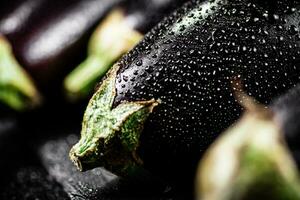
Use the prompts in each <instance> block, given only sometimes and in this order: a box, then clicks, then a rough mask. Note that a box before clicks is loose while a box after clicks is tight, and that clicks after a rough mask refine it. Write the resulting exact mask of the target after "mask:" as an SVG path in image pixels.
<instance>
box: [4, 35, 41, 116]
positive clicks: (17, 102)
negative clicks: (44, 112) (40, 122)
mask: <svg viewBox="0 0 300 200" xmlns="http://www.w3.org/2000/svg"><path fill="white" fill-rule="evenodd" d="M0 101H1V102H3V103H5V104H6V105H8V106H9V107H11V108H12V109H14V110H17V111H23V110H25V109H28V108H32V107H35V106H37V105H39V104H40V102H41V97H40V94H39V92H38V90H37V88H36V87H35V85H34V82H33V81H32V79H31V77H30V76H29V75H28V74H27V72H26V71H25V70H24V69H23V68H22V67H21V66H20V64H19V63H18V61H17V60H16V59H15V58H14V56H13V53H12V48H11V46H10V45H9V42H8V41H7V40H6V39H5V38H4V37H3V36H1V34H0Z"/></svg>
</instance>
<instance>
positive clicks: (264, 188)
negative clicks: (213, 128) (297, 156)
mask: <svg viewBox="0 0 300 200" xmlns="http://www.w3.org/2000/svg"><path fill="white" fill-rule="evenodd" d="M242 96H243V97H244V98H243V99H241V102H242V105H244V107H245V110H246V112H245V113H244V114H243V116H242V117H241V119H240V120H239V121H238V122H236V124H234V125H233V126H232V127H230V128H229V129H228V130H226V131H225V132H224V133H223V134H222V135H221V136H220V137H219V138H218V139H217V140H216V141H215V142H214V143H213V144H212V145H211V147H210V148H209V149H208V150H207V152H206V153H205V155H204V156H203V158H202V160H201V163H200V164H199V167H198V173H197V177H196V180H197V181H196V183H197V184H196V194H197V196H198V198H197V199H202V200H210V199H214V200H233V199H235V200H239V199H273V200H275V199H276V200H280V199H282V200H287V199H291V200H294V199H300V179H299V173H298V170H297V167H296V163H295V161H294V160H293V158H292V155H291V153H290V151H289V149H288V147H287V145H286V143H285V142H284V137H283V136H284V135H283V129H282V128H281V127H280V126H279V124H278V123H277V121H276V120H274V116H275V115H274V112H272V110H271V109H270V108H266V107H265V106H264V105H260V104H258V103H256V102H255V100H254V99H252V98H250V97H249V96H247V95H245V94H244V95H242ZM224 158H226V159H224Z"/></svg>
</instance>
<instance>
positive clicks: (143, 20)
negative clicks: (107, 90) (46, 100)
mask: <svg viewBox="0 0 300 200" xmlns="http://www.w3.org/2000/svg"><path fill="white" fill-rule="evenodd" d="M185 1H187V0H161V1H157V0H129V1H127V2H125V3H123V4H122V5H120V6H119V7H118V8H116V9H114V10H113V11H112V12H111V13H110V14H109V15H108V16H107V17H106V19H105V20H104V21H103V22H101V24H100V25H99V26H98V28H97V29H96V31H95V32H94V34H93V35H92V37H91V39H90V42H89V48H88V57H87V59H86V60H85V61H84V62H83V63H81V64H80V65H79V66H78V67H77V68H76V69H75V70H74V71H73V72H72V73H71V74H69V75H68V76H67V78H66V79H65V82H64V87H65V90H66V91H67V94H68V96H69V97H70V99H73V100H76V99H78V98H86V97H87V96H88V95H89V94H90V93H92V91H93V89H94V86H95V85H96V82H97V81H98V80H99V79H100V78H101V77H102V76H104V74H105V73H106V72H107V70H108V69H109V68H110V67H111V65H112V64H113V63H114V62H115V61H116V60H117V59H119V58H120V57H121V56H122V55H123V54H124V53H126V52H128V51H129V50H130V49H132V48H133V47H134V46H135V45H136V44H137V43H138V42H139V41H140V40H141V39H142V38H143V35H144V34H145V33H147V32H148V31H149V30H150V29H151V28H152V27H153V26H154V25H156V24H157V23H158V22H159V21H161V20H162V18H163V17H164V16H167V15H168V14H169V13H170V12H171V11H173V10H174V9H175V8H177V7H179V6H180V5H181V4H183V2H185Z"/></svg>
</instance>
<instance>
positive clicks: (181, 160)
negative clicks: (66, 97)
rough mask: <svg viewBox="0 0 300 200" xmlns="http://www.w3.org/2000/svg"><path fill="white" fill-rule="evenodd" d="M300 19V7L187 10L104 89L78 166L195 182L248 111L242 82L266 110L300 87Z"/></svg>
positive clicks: (77, 155)
mask: <svg viewBox="0 0 300 200" xmlns="http://www.w3.org/2000/svg"><path fill="white" fill-rule="evenodd" d="M299 11H300V2H299V1H298V0H268V1H259V0H231V1H227V0H213V1H212V0H209V1H205V2H201V1H192V2H189V3H187V4H186V5H185V6H184V7H182V8H181V9H179V10H177V11H176V12H175V13H174V14H173V15H171V16H170V17H169V18H167V19H165V20H164V22H162V23H160V24H159V25H158V26H156V28H154V29H153V30H152V31H151V32H150V33H149V34H147V36H146V37H145V38H144V39H143V41H142V42H141V43H140V44H139V45H137V47H135V48H134V49H133V50H132V51H130V52H129V53H128V54H127V55H126V56H124V57H123V58H122V59H121V60H120V61H119V62H118V63H116V64H115V65H114V67H113V68H112V70H111V71H110V72H109V73H108V74H107V77H106V78H105V79H103V80H102V83H101V85H100V87H99V89H98V90H97V91H96V93H95V94H94V95H93V97H92V98H91V100H90V102H89V105H88V106H87V109H86V112H85V115H84V118H83V123H82V131H81V139H80V141H79V142H78V143H77V144H76V145H75V146H74V147H73V148H72V149H71V151H70V157H71V159H72V160H73V161H74V163H75V164H76V165H77V166H78V168H79V170H83V171H84V170H88V169H91V168H94V167H97V166H104V167H105V168H107V169H108V170H110V171H112V172H114V173H116V174H119V175H123V176H126V175H128V174H131V173H134V171H135V168H136V167H140V166H143V167H144V168H146V169H148V170H149V171H152V172H153V173H156V174H160V175H161V176H163V177H166V178H168V179H169V180H170V181H174V182H177V183H184V184H185V185H187V184H188V183H192V181H191V180H193V177H194V173H195V168H196V166H197V162H198V161H199V160H200V158H201V155H202V154H203V153H204V152H205V150H206V149H207V147H208V146H209V145H210V144H211V143H212V142H213V141H214V140H215V139H216V138H217V136H218V135H219V134H220V133H221V132H222V131H224V130H225V129H226V128H227V127H229V126H230V125H231V124H232V123H233V122H235V121H236V120H237V119H238V118H239V116H240V115H241V112H242V110H243V109H242V107H241V106H240V105H239V103H238V102H237V101H236V100H235V98H234V95H233V94H232V82H233V81H232V80H233V79H235V78H239V79H241V81H242V83H243V85H244V86H245V92H246V93H247V94H249V95H250V96H253V97H254V98H255V99H257V100H258V101H260V102H261V103H263V104H268V103H270V101H271V99H273V98H274V97H276V96H278V95H280V94H282V93H283V92H284V91H286V90H287V89H288V88H291V87H293V86H295V85H296V84H297V83H298V82H299V81H300V70H299V66H300V37H299V22H300V12H299ZM182 171H184V173H181V172H182ZM183 180H190V181H187V182H184V181H183Z"/></svg>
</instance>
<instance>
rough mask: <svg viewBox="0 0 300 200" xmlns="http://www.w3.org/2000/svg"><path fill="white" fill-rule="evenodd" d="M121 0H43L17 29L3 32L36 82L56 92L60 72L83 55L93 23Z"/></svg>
mask: <svg viewBox="0 0 300 200" xmlns="http://www.w3.org/2000/svg"><path fill="white" fill-rule="evenodd" d="M121 1H122V0H71V1H58V0H57V1H45V2H43V3H41V5H40V6H39V7H38V8H35V9H34V10H37V11H36V12H35V13H34V14H32V17H29V19H28V20H25V21H24V23H21V24H20V26H21V27H19V30H18V31H14V33H11V34H8V33H7V34H6V33H5V32H4V33H3V34H4V35H5V36H6V37H7V38H8V40H9V42H10V44H11V46H12V48H13V52H14V56H15V57H16V59H17V60H18V61H19V63H20V65H21V66H22V67H24V68H25V69H26V70H27V71H28V72H29V73H30V74H31V76H32V77H33V79H34V80H35V81H36V83H37V85H38V86H39V87H40V88H41V89H42V90H45V91H47V90H48V88H51V89H52V88H55V89H54V90H55V91H56V93H57V86H58V85H60V84H61V81H62V79H63V76H64V75H65V74H66V73H67V72H68V71H69V70H70V69H71V68H72V67H74V66H76V65H77V64H78V63H79V62H80V61H81V59H82V58H83V56H84V55H82V49H84V47H85V45H86V43H87V41H88V37H89V36H90V34H91V32H92V30H93V29H94V28H95V26H96V24H97V23H99V21H100V20H101V19H102V18H103V17H104V16H105V14H106V13H107V12H108V11H109V10H110V9H111V8H112V7H113V6H116V5H117V3H119V2H121ZM28 4H30V1H28ZM25 10H27V8H26V9H25ZM28 10H30V9H28ZM11 14H13V12H12V13H11ZM23 15H24V14H23ZM23 15H22V14H20V15H18V14H16V18H17V19H18V20H20V19H22V17H23ZM16 21H17V20H16ZM11 25H12V26H13V25H14V24H13V23H11ZM49 82H50V83H51V84H49ZM46 89H47V90H46Z"/></svg>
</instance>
